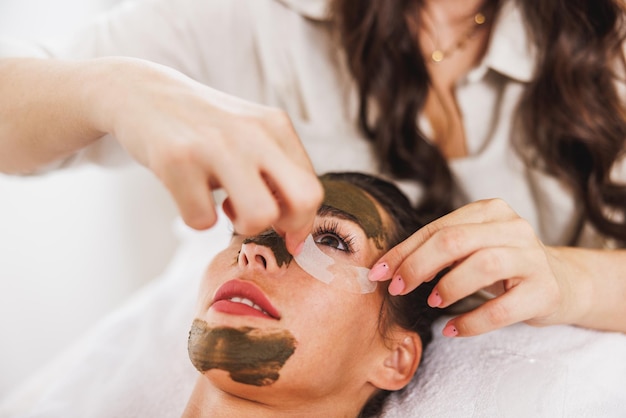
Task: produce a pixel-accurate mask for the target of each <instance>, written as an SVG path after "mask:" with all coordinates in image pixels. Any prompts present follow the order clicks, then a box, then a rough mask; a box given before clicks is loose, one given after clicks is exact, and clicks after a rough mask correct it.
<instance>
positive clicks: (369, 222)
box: [320, 178, 385, 248]
mask: <svg viewBox="0 0 626 418" xmlns="http://www.w3.org/2000/svg"><path fill="white" fill-rule="evenodd" d="M321 182H322V186H323V187H324V203H323V206H322V210H321V211H320V212H322V213H323V212H324V210H323V209H324V207H328V208H331V209H334V211H333V212H335V215H336V214H337V213H336V211H338V212H339V213H343V214H345V215H347V216H345V217H346V218H348V219H351V220H354V221H355V222H356V223H358V224H359V226H360V227H361V228H362V229H363V231H364V232H365V234H366V235H367V237H368V238H372V239H374V241H375V242H376V246H377V247H379V248H382V247H383V244H384V242H385V239H384V238H385V237H384V227H383V220H382V218H381V214H380V212H379V210H378V207H377V205H376V204H375V203H374V200H373V199H372V198H371V197H370V195H369V194H367V192H365V191H364V190H363V189H361V188H359V187H358V186H355V185H354V184H351V183H348V182H345V181H340V180H330V179H324V178H322V179H321Z"/></svg>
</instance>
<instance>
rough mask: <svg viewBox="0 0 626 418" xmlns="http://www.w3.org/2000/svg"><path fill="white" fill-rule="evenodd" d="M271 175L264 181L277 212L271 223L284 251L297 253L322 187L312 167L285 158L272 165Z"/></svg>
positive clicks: (307, 230)
mask: <svg viewBox="0 0 626 418" xmlns="http://www.w3.org/2000/svg"><path fill="white" fill-rule="evenodd" d="M268 175H269V174H268ZM271 176H272V177H271V178H270V179H268V183H269V184H271V186H270V188H271V189H272V190H273V193H274V195H275V198H276V201H277V202H278V205H279V211H280V215H279V217H278V220H277V221H276V222H275V223H274V225H273V226H274V228H275V229H276V230H277V231H278V232H279V233H281V235H284V237H285V245H286V246H287V250H288V251H289V252H290V253H291V254H294V255H297V253H298V252H299V251H300V249H301V248H302V244H303V243H304V239H305V238H306V237H307V235H308V234H310V233H311V230H312V229H313V222H314V220H315V215H316V214H317V211H318V209H319V207H320V205H321V204H322V199H323V198H324V190H323V188H322V185H321V183H320V181H319V179H318V178H317V175H316V174H315V173H314V172H313V171H312V169H309V168H308V167H307V168H302V167H299V166H297V165H295V164H293V163H291V162H289V161H285V163H284V164H282V165H278V164H276V165H274V168H273V170H272V173H271ZM274 178H276V179H280V181H276V180H273V179H274Z"/></svg>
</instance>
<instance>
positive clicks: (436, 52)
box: [424, 11, 487, 62]
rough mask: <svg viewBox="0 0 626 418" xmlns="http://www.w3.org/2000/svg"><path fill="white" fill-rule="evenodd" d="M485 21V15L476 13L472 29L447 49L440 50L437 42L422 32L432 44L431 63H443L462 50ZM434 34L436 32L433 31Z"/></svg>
mask: <svg viewBox="0 0 626 418" xmlns="http://www.w3.org/2000/svg"><path fill="white" fill-rule="evenodd" d="M429 18H430V16H429ZM486 21H487V17H486V16H485V14H484V13H483V12H481V11H479V12H477V13H476V14H475V15H474V16H473V17H472V22H473V23H472V27H471V28H469V29H468V30H467V31H466V32H465V33H464V34H463V36H461V37H460V38H459V39H458V40H457V41H456V42H455V43H454V44H452V45H450V46H449V47H448V48H440V47H439V46H438V45H437V44H438V42H435V40H434V39H433V38H432V37H431V36H430V35H429V34H428V32H427V31H424V33H425V34H426V36H428V39H430V42H431V43H432V44H433V51H432V52H431V54H430V59H431V60H432V61H433V62H441V61H443V60H444V59H445V58H448V57H449V56H450V55H452V54H453V53H455V52H457V51H459V50H461V49H463V48H464V47H465V45H466V44H467V42H468V41H469V40H470V39H472V37H474V35H476V33H477V32H478V30H479V29H480V28H481V27H482V26H483V25H484V24H485V22H486ZM432 27H433V28H434V27H435V26H434V25H432ZM435 33H436V31H435ZM435 36H436V38H437V40H439V37H438V36H437V35H435Z"/></svg>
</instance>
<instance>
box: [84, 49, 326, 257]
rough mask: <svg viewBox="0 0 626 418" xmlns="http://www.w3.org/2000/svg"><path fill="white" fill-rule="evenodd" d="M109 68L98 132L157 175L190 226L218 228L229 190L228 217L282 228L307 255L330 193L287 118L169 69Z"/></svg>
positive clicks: (244, 228)
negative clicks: (220, 202) (219, 203)
mask: <svg viewBox="0 0 626 418" xmlns="http://www.w3.org/2000/svg"><path fill="white" fill-rule="evenodd" d="M105 65H108V66H109V67H110V71H108V72H106V73H105V72H104V71H100V72H101V73H102V74H106V75H103V76H102V77H101V81H102V83H101V86H104V88H103V89H101V90H99V91H98V94H97V96H96V97H98V101H99V103H100V106H99V107H98V109H97V112H98V113H96V114H95V115H94V116H93V117H94V119H95V120H97V125H99V126H100V130H101V131H103V132H110V133H112V134H113V135H114V136H115V137H116V138H117V139H118V141H119V142H120V143H121V144H122V145H123V146H124V147H125V148H126V150H127V151H128V152H129V153H130V154H131V155H133V156H134V158H136V159H137V160H138V161H139V162H140V163H142V164H144V165H145V166H146V167H148V168H149V169H150V170H152V171H153V172H154V173H155V174H156V175H157V177H158V178H159V179H160V180H161V181H162V182H163V184H164V185H165V186H166V187H167V188H168V189H169V191H170V193H171V194H172V196H173V197H174V200H175V201H176V203H177V206H178V209H179V211H180V214H181V215H182V217H183V219H184V221H185V222H186V223H187V224H188V225H189V226H191V227H193V228H196V229H205V228H208V227H210V226H212V225H213V224H214V223H215V221H216V211H215V208H214V202H213V198H212V194H211V191H212V190H213V189H218V188H222V189H224V190H225V191H226V192H227V194H228V199H227V200H226V201H225V203H224V210H225V213H226V214H227V215H228V216H229V217H230V218H231V220H232V222H233V224H234V228H235V229H236V230H237V231H238V232H239V233H241V234H245V235H250V234H255V233H258V232H260V231H262V230H263V229H266V228H268V227H269V226H272V225H273V226H274V227H275V228H276V229H277V230H278V231H281V233H283V234H284V235H285V237H286V242H287V248H288V250H289V251H290V252H292V253H294V252H295V251H296V250H297V248H298V246H299V244H300V243H302V242H303V241H304V239H305V237H306V235H307V234H308V233H309V232H310V230H311V227H312V223H313V219H314V216H315V213H316V211H317V208H318V207H319V205H320V203H321V200H322V195H323V191H322V188H321V185H320V183H319V181H318V180H317V177H316V175H315V173H314V171H313V168H312V165H311V162H310V160H309V158H308V156H307V154H306V152H305V150H304V148H303V146H302V144H301V142H300V140H299V138H298V136H297V134H296V132H295V130H294V128H293V126H292V124H291V121H290V119H289V117H288V116H287V115H286V113H285V112H283V111H281V110H277V109H273V108H269V107H265V106H260V105H257V104H254V103H250V102H247V101H244V100H241V99H238V98H235V97H233V96H229V95H227V94H224V93H221V92H219V91H216V90H214V89H211V88H209V87H207V86H205V85H202V84H200V83H198V82H196V81H194V80H192V79H190V78H188V77H186V76H184V75H182V74H180V73H178V72H176V71H173V70H171V69H168V68H166V67H162V66H159V65H155V64H150V63H145V62H142V61H138V60H126V59H112V60H111V59H109V61H106V64H105ZM104 89H106V90H104ZM103 90H104V91H103ZM107 91H108V92H107Z"/></svg>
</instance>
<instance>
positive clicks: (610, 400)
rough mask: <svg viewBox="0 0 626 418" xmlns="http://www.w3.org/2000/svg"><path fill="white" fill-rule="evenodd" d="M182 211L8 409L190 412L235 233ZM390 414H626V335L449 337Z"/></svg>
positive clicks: (522, 329) (25, 412)
mask: <svg viewBox="0 0 626 418" xmlns="http://www.w3.org/2000/svg"><path fill="white" fill-rule="evenodd" d="M227 225H228V223H227V222H226V221H225V220H224V217H223V216H222V221H221V222H220V224H219V226H218V227H216V228H213V229H212V230H210V231H207V232H201V233H200V232H195V231H192V230H191V229H189V228H186V227H184V226H183V225H182V222H181V223H179V225H178V228H179V229H180V231H181V234H180V236H181V239H182V242H183V243H182V245H181V247H180V249H179V250H178V252H177V255H176V256H175V257H174V259H173V260H172V262H171V263H170V266H169V268H168V269H167V270H166V271H165V272H164V273H163V275H161V277H159V278H158V279H157V280H155V281H154V282H153V283H152V284H150V285H149V286H147V287H146V288H145V289H143V290H142V291H141V292H139V293H138V294H137V295H136V296H135V297H133V298H132V299H131V300H130V301H129V302H128V303H127V304H126V305H125V306H124V307H122V308H121V309H119V310H118V311H116V312H114V313H112V314H111V315H109V316H108V317H107V318H106V319H105V320H103V321H102V322H101V323H99V324H97V325H95V326H94V328H93V330H92V331H91V332H90V333H89V335H87V336H86V337H85V338H84V339H83V340H82V341H80V342H79V343H78V344H77V345H76V346H74V347H73V348H72V349H71V350H69V351H68V352H67V353H66V354H65V355H64V356H62V357H61V358H60V359H59V360H57V361H56V362H55V363H54V364H53V365H51V366H49V367H48V368H46V369H43V370H42V371H41V373H40V374H39V375H38V376H36V377H35V378H33V379H32V380H31V381H30V382H29V383H28V384H27V385H25V386H24V387H22V388H20V389H19V390H17V391H16V392H15V393H14V394H13V395H12V396H9V398H7V399H6V400H5V402H4V403H3V405H2V406H0V417H12V418H13V417H31V418H34V417H63V418H72V417H77V418H78V417H80V418H91V417H93V418H96V417H102V418H105V417H106V418H110V417H116V418H124V417H129V418H130V417H133V418H135V417H151V418H161V417H163V418H166V417H167V418H171V417H177V416H180V415H181V413H182V411H183V409H184V407H185V405H186V403H187V400H188V398H189V396H190V394H191V390H192V387H193V385H194V382H195V379H196V376H197V372H196V370H195V369H194V368H193V366H192V365H191V363H190V361H189V359H188V356H187V347H186V344H187V335H188V331H189V326H190V324H191V321H192V318H193V314H194V309H195V302H196V294H197V286H198V284H199V280H200V278H201V276H202V273H203V271H204V269H205V268H206V265H207V264H208V261H209V260H210V258H211V257H212V256H213V254H214V253H215V252H216V251H218V250H220V249H222V248H223V247H224V245H225V244H226V242H227V239H228V238H229V236H230V231H229V228H228V226H227ZM444 323H445V322H444V320H441V321H438V322H437V323H436V325H435V335H436V337H435V340H434V341H433V343H432V344H431V345H430V346H429V348H428V350H427V351H426V353H425V356H424V359H423V361H422V364H421V365H420V369H419V370H418V374H417V376H416V378H415V379H414V380H413V382H412V383H411V384H410V386H409V387H408V388H407V390H405V391H404V392H402V393H400V394H393V395H392V396H391V398H390V399H389V401H388V402H387V404H386V406H385V410H384V413H383V417H385V418H392V417H402V418H404V417H418V416H419V417H431V418H433V417H434V418H436V417H454V418H457V417H550V418H552V417H568V418H569V417H626V336H625V335H623V334H618V333H604V332H595V331H589V330H584V329H579V328H575V327H568V326H558V327H548V328H532V327H529V326H526V325H523V324H520V325H515V326H512V327H509V328H506V329H503V330H499V331H496V332H492V333H489V334H486V335H484V336H480V337H474V338H455V339H450V338H445V337H442V336H441V335H440V334H441V329H442V327H443V324H444Z"/></svg>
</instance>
